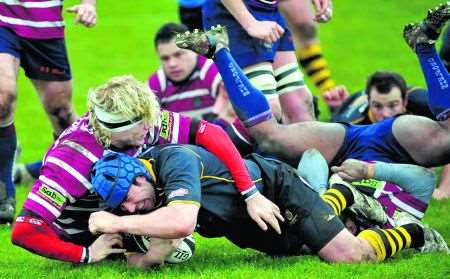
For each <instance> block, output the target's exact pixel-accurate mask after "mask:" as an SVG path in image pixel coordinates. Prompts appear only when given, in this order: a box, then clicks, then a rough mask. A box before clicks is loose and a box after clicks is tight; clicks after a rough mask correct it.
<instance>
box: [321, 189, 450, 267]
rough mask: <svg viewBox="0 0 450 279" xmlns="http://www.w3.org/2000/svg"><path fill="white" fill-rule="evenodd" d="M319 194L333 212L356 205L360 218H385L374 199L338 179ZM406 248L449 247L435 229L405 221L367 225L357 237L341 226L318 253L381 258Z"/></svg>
mask: <svg viewBox="0 0 450 279" xmlns="http://www.w3.org/2000/svg"><path fill="white" fill-rule="evenodd" d="M321 197H322V200H323V201H324V202H325V204H327V205H328V206H329V208H330V209H331V210H332V212H333V213H334V214H335V215H337V216H338V215H340V214H341V212H342V211H343V210H344V209H345V208H346V207H349V206H353V208H355V206H356V207H357V208H358V212H360V213H361V214H363V215H364V218H367V219H369V220H371V221H373V222H375V223H384V222H386V219H385V218H386V214H385V213H384V209H383V207H382V206H381V205H380V204H379V203H378V202H376V200H374V199H370V198H368V197H367V196H365V195H363V194H361V193H360V192H359V191H357V190H356V189H355V188H353V187H352V186H351V185H349V184H347V183H344V182H342V181H340V182H339V181H338V183H335V184H333V185H332V186H331V188H330V189H329V190H327V191H326V192H325V193H324V194H322V195H321ZM314 211H318V210H314ZM407 248H418V249H420V250H421V251H435V252H436V251H442V252H446V253H448V251H449V250H448V247H447V245H446V243H445V240H444V239H443V238H442V236H440V234H439V233H438V232H436V231H435V230H433V229H431V228H429V227H424V226H422V225H419V224H405V225H402V226H398V227H395V228H393V229H367V230H364V231H362V232H361V233H359V234H358V236H357V237H355V236H353V235H352V234H351V233H350V232H349V231H347V230H342V231H340V232H339V233H338V234H336V235H335V237H334V238H332V239H331V240H330V241H329V242H327V243H326V245H324V246H323V248H321V249H320V251H319V252H318V254H319V256H320V257H321V258H323V259H324V260H326V261H331V262H364V261H383V260H385V259H387V258H389V257H392V256H394V255H395V254H397V253H398V252H399V251H401V250H403V249H407Z"/></svg>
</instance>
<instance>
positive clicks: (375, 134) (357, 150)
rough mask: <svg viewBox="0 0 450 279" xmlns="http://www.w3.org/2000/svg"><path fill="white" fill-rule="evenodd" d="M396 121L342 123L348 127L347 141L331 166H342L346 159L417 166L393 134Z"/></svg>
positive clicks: (345, 140)
mask: <svg viewBox="0 0 450 279" xmlns="http://www.w3.org/2000/svg"><path fill="white" fill-rule="evenodd" d="M395 119H396V117H391V118H387V119H385V120H383V121H379V122H376V123H373V124H370V125H352V124H347V123H342V124H343V125H344V126H345V127H346V133H345V139H344V142H343V143H342V146H341V147H340V149H339V151H338V153H337V154H336V156H335V157H334V159H333V161H332V162H331V163H330V166H335V165H340V164H341V163H342V162H343V161H345V160H346V159H358V160H362V161H380V162H386V163H392V162H396V163H404V164H417V162H415V161H414V159H413V158H412V157H411V156H410V155H409V153H408V152H407V151H406V150H405V149H404V148H403V147H402V146H401V145H400V143H399V142H398V141H397V139H396V138H395V136H394V134H393V132H392V125H393V123H394V121H395Z"/></svg>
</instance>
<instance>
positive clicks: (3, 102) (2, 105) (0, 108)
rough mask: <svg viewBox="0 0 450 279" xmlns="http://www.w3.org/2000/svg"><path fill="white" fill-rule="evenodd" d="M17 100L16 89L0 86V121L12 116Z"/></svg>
mask: <svg viewBox="0 0 450 279" xmlns="http://www.w3.org/2000/svg"><path fill="white" fill-rule="evenodd" d="M15 102H16V94H15V91H14V90H11V89H2V88H0V122H3V121H5V120H8V119H9V118H11V117H12V115H13V113H14V104H15Z"/></svg>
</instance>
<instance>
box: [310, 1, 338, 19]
mask: <svg viewBox="0 0 450 279" xmlns="http://www.w3.org/2000/svg"><path fill="white" fill-rule="evenodd" d="M312 2H313V5H314V7H315V9H316V15H315V16H314V20H315V21H317V22H327V21H330V20H331V18H332V17H333V3H332V2H331V0H313V1H312Z"/></svg>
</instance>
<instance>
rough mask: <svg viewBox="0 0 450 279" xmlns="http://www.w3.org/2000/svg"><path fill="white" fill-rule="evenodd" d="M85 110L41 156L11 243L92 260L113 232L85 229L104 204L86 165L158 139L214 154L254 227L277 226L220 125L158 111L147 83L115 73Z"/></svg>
mask: <svg viewBox="0 0 450 279" xmlns="http://www.w3.org/2000/svg"><path fill="white" fill-rule="evenodd" d="M88 106H89V111H88V113H86V114H85V115H84V116H83V117H81V118H80V119H79V120H78V121H77V122H75V123H74V124H73V125H72V126H70V127H69V128H68V129H66V130H65V131H64V132H63V133H62V134H61V136H60V137H59V138H58V139H57V140H56V141H55V143H54V144H53V146H52V147H51V148H50V149H49V150H48V152H47V154H46V155H45V157H44V163H43V166H42V168H41V173H40V176H39V179H37V180H36V182H35V183H34V185H33V187H32V189H31V192H30V193H29V194H28V196H27V199H26V200H25V202H24V205H23V209H22V211H21V213H20V215H19V216H18V217H17V219H16V222H15V225H14V227H13V231H12V236H11V237H12V242H13V243H14V244H15V245H18V246H21V247H23V248H25V249H27V250H30V251H32V252H34V253H37V254H39V255H41V256H44V257H48V258H53V259H58V260H62V261H67V262H73V263H89V262H96V261H99V260H101V259H103V258H104V257H106V256H107V255H108V254H109V253H116V252H117V253H120V252H121V250H115V248H112V246H113V245H115V244H118V243H120V238H119V237H118V236H104V237H101V238H99V239H97V240H95V239H96V236H94V235H91V234H90V233H89V231H88V227H87V220H88V218H89V214H90V213H92V212H95V211H98V210H102V209H106V208H107V207H106V205H105V204H103V203H102V202H101V201H100V199H99V198H98V196H97V195H96V194H95V193H93V192H92V185H91V183H90V181H89V174H90V171H91V167H92V165H93V164H94V163H95V162H96V161H97V160H98V159H99V158H101V157H102V156H103V154H104V153H106V152H110V151H116V152H124V153H127V154H129V155H137V154H139V153H140V152H141V151H142V150H143V149H144V148H145V147H147V146H149V145H153V144H158V143H177V142H178V143H189V142H192V143H196V144H200V145H202V146H204V147H205V148H207V149H208V150H210V151H212V152H213V153H215V154H216V155H218V157H221V158H222V159H224V160H225V161H227V162H226V163H225V164H226V165H228V167H229V169H230V170H231V172H232V173H234V174H233V177H234V179H235V180H236V185H240V186H238V187H242V188H241V189H240V192H241V193H242V195H243V196H242V197H243V200H246V202H245V203H246V204H248V205H249V213H250V215H252V216H253V218H255V221H256V222H258V224H259V225H260V226H261V228H262V229H267V225H266V223H265V222H267V223H268V224H270V225H271V226H274V229H275V230H277V231H279V225H278V222H276V223H273V221H276V219H274V218H273V216H274V215H273V214H277V212H278V211H279V209H278V207H276V206H275V205H274V204H273V203H272V202H270V201H268V200H267V199H266V198H264V197H263V196H262V195H261V194H259V192H258V190H257V189H256V187H255V186H254V183H253V182H252V180H251V179H250V176H249V174H248V172H247V170H246V168H245V165H244V164H243V163H242V161H241V160H240V156H239V154H238V152H237V150H236V149H235V147H234V146H233V145H232V143H231V141H230V140H229V138H228V137H227V136H226V134H225V132H224V131H223V130H222V129H221V128H219V127H217V126H214V125H211V124H208V123H207V122H205V121H194V120H192V119H190V118H188V117H183V116H181V115H179V114H176V113H172V112H168V111H162V112H160V110H159V104H158V102H157V100H156V97H155V96H154V95H153V94H152V93H151V91H150V90H149V89H148V86H147V85H146V84H144V83H142V82H139V81H137V80H135V79H134V78H133V77H131V76H122V77H116V78H112V79H111V80H109V81H108V82H107V83H105V84H104V85H101V86H99V87H98V88H96V89H94V90H92V91H90V92H89V96H88Z"/></svg>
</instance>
